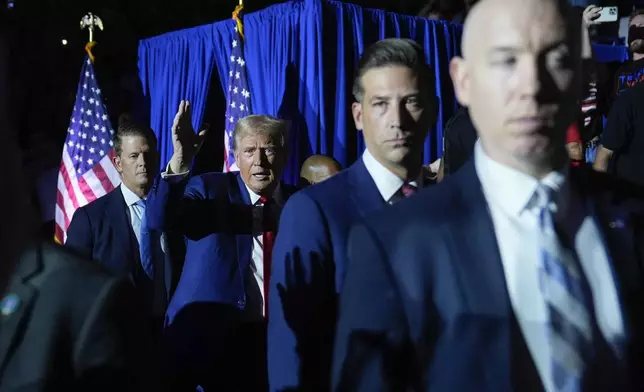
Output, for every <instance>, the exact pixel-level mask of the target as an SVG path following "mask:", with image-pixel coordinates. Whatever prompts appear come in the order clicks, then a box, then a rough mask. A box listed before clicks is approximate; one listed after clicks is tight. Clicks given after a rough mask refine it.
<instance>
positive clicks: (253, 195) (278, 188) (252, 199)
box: [244, 182, 282, 205]
mask: <svg viewBox="0 0 644 392" xmlns="http://www.w3.org/2000/svg"><path fill="white" fill-rule="evenodd" d="M244 186H245V187H246V190H247V191H248V195H249V196H250V204H252V205H255V204H257V203H258V202H259V199H260V198H261V196H260V195H258V194H257V193H255V192H253V191H252V190H251V189H250V188H249V187H248V185H246V183H244ZM281 195H282V187H281V186H280V183H279V182H278V183H277V186H276V187H275V191H274V192H273V199H276V200H281Z"/></svg>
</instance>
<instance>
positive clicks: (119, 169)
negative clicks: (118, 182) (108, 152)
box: [112, 155, 123, 174]
mask: <svg viewBox="0 0 644 392" xmlns="http://www.w3.org/2000/svg"><path fill="white" fill-rule="evenodd" d="M112 163H114V167H116V171H117V172H119V174H121V173H123V167H122V166H121V158H120V157H119V156H118V155H115V156H114V158H112Z"/></svg>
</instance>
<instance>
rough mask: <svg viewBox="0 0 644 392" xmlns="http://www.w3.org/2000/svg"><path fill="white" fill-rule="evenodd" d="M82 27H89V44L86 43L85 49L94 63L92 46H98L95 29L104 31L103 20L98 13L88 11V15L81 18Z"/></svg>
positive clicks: (82, 28)
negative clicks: (95, 39)
mask: <svg viewBox="0 0 644 392" xmlns="http://www.w3.org/2000/svg"><path fill="white" fill-rule="evenodd" d="M80 28H81V30H84V29H87V30H88V31H89V41H87V45H85V51H86V52H87V54H88V55H89V60H90V61H91V62H92V63H93V62H94V54H92V48H93V47H94V46H96V42H95V41H94V29H96V28H98V29H100V30H101V31H102V30H103V21H102V20H101V18H99V17H98V15H94V14H93V13H91V12H88V13H87V15H85V16H83V18H82V19H81V21H80Z"/></svg>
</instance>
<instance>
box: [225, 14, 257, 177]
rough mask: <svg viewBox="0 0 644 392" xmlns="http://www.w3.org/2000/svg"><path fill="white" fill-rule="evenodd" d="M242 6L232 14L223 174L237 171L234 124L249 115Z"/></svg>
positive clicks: (250, 110) (250, 111)
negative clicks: (233, 30)
mask: <svg viewBox="0 0 644 392" xmlns="http://www.w3.org/2000/svg"><path fill="white" fill-rule="evenodd" d="M243 9H244V7H243V6H241V5H239V6H237V8H235V12H233V20H235V22H236V24H235V34H234V35H233V42H232V51H231V55H230V72H229V73H228V74H229V76H228V95H227V99H226V127H225V132H224V154H225V156H224V172H230V171H238V170H239V167H238V166H237V162H235V156H234V154H233V134H234V132H235V124H237V120H239V119H240V118H242V117H246V116H249V115H251V114H252V113H253V112H252V109H251V105H250V90H249V88H248V79H247V78H246V61H245V60H244V42H243V41H244V28H243V24H242V10H243Z"/></svg>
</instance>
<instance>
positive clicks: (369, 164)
mask: <svg viewBox="0 0 644 392" xmlns="http://www.w3.org/2000/svg"><path fill="white" fill-rule="evenodd" d="M362 162H363V163H364V165H365V167H366V168H367V172H369V175H370V176H371V178H373V181H374V182H375V183H376V188H378V191H379V192H380V195H381V196H382V198H383V199H384V200H385V201H389V200H391V198H392V197H393V196H394V195H395V194H396V193H397V192H398V191H399V190H400V187H402V186H403V184H404V183H405V181H403V180H402V179H401V178H400V177H398V176H397V175H395V174H394V173H392V172H390V171H389V169H387V168H386V167H384V166H383V165H382V164H381V163H380V162H378V161H377V160H376V158H374V156H373V155H371V153H370V152H369V149H365V151H364V153H363V154H362ZM409 184H410V185H413V186H415V187H417V188H421V187H422V186H423V175H422V171H421V174H420V175H419V176H418V179H417V180H416V181H411V182H409Z"/></svg>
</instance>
